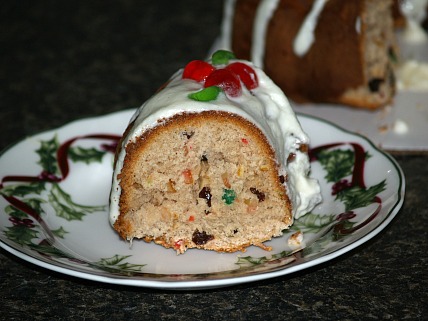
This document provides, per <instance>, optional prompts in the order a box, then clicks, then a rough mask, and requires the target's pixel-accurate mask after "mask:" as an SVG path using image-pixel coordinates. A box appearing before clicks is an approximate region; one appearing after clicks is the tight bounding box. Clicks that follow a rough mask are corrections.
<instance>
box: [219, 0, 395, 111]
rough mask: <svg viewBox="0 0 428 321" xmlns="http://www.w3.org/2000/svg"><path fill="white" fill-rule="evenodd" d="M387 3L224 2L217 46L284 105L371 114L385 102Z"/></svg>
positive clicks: (389, 85) (391, 88)
mask: <svg viewBox="0 0 428 321" xmlns="http://www.w3.org/2000/svg"><path fill="white" fill-rule="evenodd" d="M391 6H392V1H391V0H381V1H380V0H353V1H343V0H328V1H327V0H227V1H226V5H225V16H224V21H223V34H222V45H221V46H222V47H223V48H225V49H231V50H233V51H234V52H235V54H236V56H237V57H238V58H242V59H249V60H251V61H252V62H253V63H254V64H255V65H256V66H258V67H261V68H263V69H264V70H265V72H266V73H267V74H268V76H269V77H271V78H272V80H273V81H274V82H275V83H276V84H278V85H279V87H281V89H282V90H283V91H284V92H285V94H286V95H287V96H288V97H289V98H290V99H292V100H294V101H296V102H299V103H304V102H316V103H320V102H327V103H335V104H345V105H349V106H353V107H358V108H365V109H376V108H379V107H381V106H384V105H386V104H388V103H390V102H391V100H392V98H393V96H394V93H395V81H394V75H393V68H392V64H393V61H391V57H393V56H394V55H395V54H394V50H395V46H396V45H395V39H394V37H395V36H394V28H393V18H392V10H391Z"/></svg>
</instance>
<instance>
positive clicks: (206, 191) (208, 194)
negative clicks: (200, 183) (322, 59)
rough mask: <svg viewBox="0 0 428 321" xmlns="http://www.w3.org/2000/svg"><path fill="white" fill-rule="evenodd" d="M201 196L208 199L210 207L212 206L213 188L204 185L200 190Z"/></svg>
mask: <svg viewBox="0 0 428 321" xmlns="http://www.w3.org/2000/svg"><path fill="white" fill-rule="evenodd" d="M199 198H203V199H205V200H206V201H207V205H208V207H211V198H212V195H211V189H210V188H209V187H207V186H204V187H203V188H202V189H201V191H200V192H199Z"/></svg>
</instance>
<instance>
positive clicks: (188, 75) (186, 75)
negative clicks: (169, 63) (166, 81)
mask: <svg viewBox="0 0 428 321" xmlns="http://www.w3.org/2000/svg"><path fill="white" fill-rule="evenodd" d="M214 70H215V68H214V67H213V66H212V65H210V64H209V63H208V62H205V61H202V60H193V61H191V62H189V63H188V64H187V65H186V67H185V68H184V70H183V79H193V80H196V81H197V82H201V81H205V79H207V77H208V76H209V75H210V74H211V73H212V72H213V71H214Z"/></svg>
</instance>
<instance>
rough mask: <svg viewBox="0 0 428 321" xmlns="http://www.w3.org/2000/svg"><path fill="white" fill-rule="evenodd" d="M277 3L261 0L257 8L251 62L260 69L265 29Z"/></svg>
mask: <svg viewBox="0 0 428 321" xmlns="http://www.w3.org/2000/svg"><path fill="white" fill-rule="evenodd" d="M278 3H279V0H262V1H261V3H260V4H259V6H258V8H257V12H256V18H255V20H254V25H253V38H252V44H251V60H252V62H253V63H254V64H255V65H256V66H257V67H260V68H263V59H264V52H265V41H266V33H267V28H268V25H269V21H270V19H271V18H272V15H273V13H274V12H275V10H276V8H277V7H278Z"/></svg>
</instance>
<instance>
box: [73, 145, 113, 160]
mask: <svg viewBox="0 0 428 321" xmlns="http://www.w3.org/2000/svg"><path fill="white" fill-rule="evenodd" d="M104 154H105V152H104V151H100V150H97V149H95V148H83V147H80V146H78V147H72V148H70V149H69V150H68V156H69V157H70V159H71V160H72V161H74V162H84V163H86V164H90V163H91V162H99V163H100V162H101V161H102V158H103V156H104Z"/></svg>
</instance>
